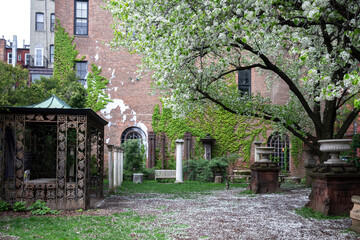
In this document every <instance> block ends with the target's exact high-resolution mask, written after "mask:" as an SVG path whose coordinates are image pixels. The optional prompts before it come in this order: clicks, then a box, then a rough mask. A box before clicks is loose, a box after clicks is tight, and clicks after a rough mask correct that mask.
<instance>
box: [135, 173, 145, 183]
mask: <svg viewBox="0 0 360 240" xmlns="http://www.w3.org/2000/svg"><path fill="white" fill-rule="evenodd" d="M143 178H144V174H142V173H134V175H133V182H134V183H142V182H143Z"/></svg>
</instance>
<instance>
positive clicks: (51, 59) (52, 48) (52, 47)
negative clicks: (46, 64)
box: [50, 45, 54, 63]
mask: <svg viewBox="0 0 360 240" xmlns="http://www.w3.org/2000/svg"><path fill="white" fill-rule="evenodd" d="M50 62H52V63H53V62H54V45H50Z"/></svg>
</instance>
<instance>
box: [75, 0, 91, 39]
mask: <svg viewBox="0 0 360 240" xmlns="http://www.w3.org/2000/svg"><path fill="white" fill-rule="evenodd" d="M88 6H89V2H88V1H87V0H75V23H74V24H75V35H88Z"/></svg>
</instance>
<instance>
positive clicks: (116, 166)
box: [113, 147, 119, 188]
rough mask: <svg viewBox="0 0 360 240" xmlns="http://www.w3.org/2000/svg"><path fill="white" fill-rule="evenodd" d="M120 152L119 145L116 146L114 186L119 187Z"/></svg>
mask: <svg viewBox="0 0 360 240" xmlns="http://www.w3.org/2000/svg"><path fill="white" fill-rule="evenodd" d="M118 152H119V147H114V170H113V171H114V187H115V188H116V187H118V186H119V183H118V175H119V173H118V165H119V159H118V157H119V156H118Z"/></svg>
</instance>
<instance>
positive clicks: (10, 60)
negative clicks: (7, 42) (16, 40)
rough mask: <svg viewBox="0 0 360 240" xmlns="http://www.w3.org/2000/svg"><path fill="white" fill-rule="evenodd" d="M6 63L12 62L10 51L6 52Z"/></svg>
mask: <svg viewBox="0 0 360 240" xmlns="http://www.w3.org/2000/svg"><path fill="white" fill-rule="evenodd" d="M7 63H8V64H12V52H8V53H7Z"/></svg>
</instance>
